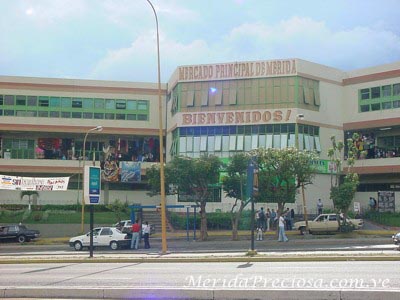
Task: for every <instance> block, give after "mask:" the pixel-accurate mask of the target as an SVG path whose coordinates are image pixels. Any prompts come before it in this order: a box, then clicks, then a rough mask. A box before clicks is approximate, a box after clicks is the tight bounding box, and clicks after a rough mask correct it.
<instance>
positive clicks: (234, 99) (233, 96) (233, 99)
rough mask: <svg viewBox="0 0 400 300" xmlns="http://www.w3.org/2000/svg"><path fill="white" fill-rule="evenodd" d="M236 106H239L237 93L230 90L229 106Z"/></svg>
mask: <svg viewBox="0 0 400 300" xmlns="http://www.w3.org/2000/svg"><path fill="white" fill-rule="evenodd" d="M235 104H237V91H236V90H230V91H229V105H235Z"/></svg>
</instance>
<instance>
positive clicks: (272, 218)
mask: <svg viewBox="0 0 400 300" xmlns="http://www.w3.org/2000/svg"><path fill="white" fill-rule="evenodd" d="M275 222H276V212H275V210H274V209H272V211H271V227H272V229H273V230H274V229H275Z"/></svg>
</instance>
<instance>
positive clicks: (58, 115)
mask: <svg viewBox="0 0 400 300" xmlns="http://www.w3.org/2000/svg"><path fill="white" fill-rule="evenodd" d="M59 117H60V112H59V111H51V112H50V118H59Z"/></svg>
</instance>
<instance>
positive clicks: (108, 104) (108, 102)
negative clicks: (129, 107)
mask: <svg viewBox="0 0 400 300" xmlns="http://www.w3.org/2000/svg"><path fill="white" fill-rule="evenodd" d="M106 109H115V101H114V100H113V99H106Z"/></svg>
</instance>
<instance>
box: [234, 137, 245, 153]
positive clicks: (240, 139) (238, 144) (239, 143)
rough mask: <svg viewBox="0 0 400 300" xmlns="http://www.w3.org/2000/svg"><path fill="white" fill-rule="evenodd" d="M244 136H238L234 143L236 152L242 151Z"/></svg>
mask: <svg viewBox="0 0 400 300" xmlns="http://www.w3.org/2000/svg"><path fill="white" fill-rule="evenodd" d="M243 144H244V136H243V135H238V137H237V142H236V150H239V151H243Z"/></svg>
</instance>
